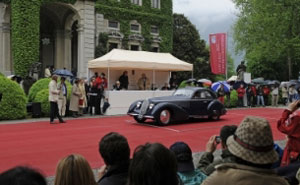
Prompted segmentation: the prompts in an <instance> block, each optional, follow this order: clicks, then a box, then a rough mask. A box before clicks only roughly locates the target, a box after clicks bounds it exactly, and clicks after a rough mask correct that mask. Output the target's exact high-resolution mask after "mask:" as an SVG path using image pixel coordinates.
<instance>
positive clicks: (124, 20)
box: [96, 0, 173, 52]
mask: <svg viewBox="0 0 300 185" xmlns="http://www.w3.org/2000/svg"><path fill="white" fill-rule="evenodd" d="M160 3H161V4H160V9H158V8H152V7H151V0H142V6H139V5H135V4H132V3H131V0H120V1H117V0H97V1H96V12H97V13H99V14H103V15H104V18H105V19H109V20H115V21H118V22H119V23H120V31H121V33H123V34H124V38H123V40H122V46H123V47H125V48H127V47H128V41H129V40H128V36H129V35H130V34H131V32H130V21H132V20H136V21H138V22H139V23H140V24H141V26H142V36H143V37H144V39H145V40H144V42H143V44H142V50H146V51H150V50H151V43H152V36H151V34H150V29H151V26H152V25H155V26H158V28H159V36H160V37H161V38H162V41H161V43H160V51H161V52H171V51H172V45H173V43H172V42H173V17H172V14H173V8H172V0H160Z"/></svg>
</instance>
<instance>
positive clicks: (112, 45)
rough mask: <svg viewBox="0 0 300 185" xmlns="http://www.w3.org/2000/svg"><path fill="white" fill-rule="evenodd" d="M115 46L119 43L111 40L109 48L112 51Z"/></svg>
mask: <svg viewBox="0 0 300 185" xmlns="http://www.w3.org/2000/svg"><path fill="white" fill-rule="evenodd" d="M114 48H118V44H117V43H113V42H109V43H108V50H109V51H111V50H112V49H114Z"/></svg>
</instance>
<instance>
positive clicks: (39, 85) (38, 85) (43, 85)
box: [28, 78, 51, 102]
mask: <svg viewBox="0 0 300 185" xmlns="http://www.w3.org/2000/svg"><path fill="white" fill-rule="evenodd" d="M50 81H51V78H42V79H40V80H38V81H36V82H35V83H34V84H33V85H32V86H31V88H30V89H29V94H28V101H29V102H32V101H33V100H34V99H35V96H36V95H37V93H38V92H39V91H41V90H43V89H47V88H48V86H49V83H50Z"/></svg>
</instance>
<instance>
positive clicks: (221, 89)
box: [217, 84, 225, 105]
mask: <svg viewBox="0 0 300 185" xmlns="http://www.w3.org/2000/svg"><path fill="white" fill-rule="evenodd" d="M217 95H218V99H219V101H220V102H221V103H222V104H223V105H224V96H225V90H224V85H223V84H221V85H220V87H219V89H218V90H217Z"/></svg>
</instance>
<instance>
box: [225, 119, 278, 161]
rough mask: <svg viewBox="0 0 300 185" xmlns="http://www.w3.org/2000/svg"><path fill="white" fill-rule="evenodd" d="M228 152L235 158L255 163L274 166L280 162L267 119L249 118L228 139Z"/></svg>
mask: <svg viewBox="0 0 300 185" xmlns="http://www.w3.org/2000/svg"><path fill="white" fill-rule="evenodd" d="M227 146H228V150H229V151H230V152H231V153H232V154H233V155H235V156H237V157H239V158H241V159H243V160H245V161H248V162H251V163H254V164H272V163H275V162H277V161H278V154H277V153H276V151H275V150H274V140H273V135H272V130H271V128H270V125H269V122H268V121H267V120H266V119H263V118H259V117H253V116H248V117H246V118H245V119H244V120H243V121H242V122H241V124H240V125H239V126H238V128H237V130H236V132H235V134H234V135H232V136H230V137H229V138H228V139H227Z"/></svg>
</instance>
